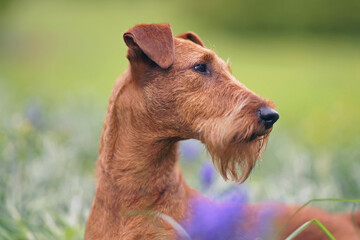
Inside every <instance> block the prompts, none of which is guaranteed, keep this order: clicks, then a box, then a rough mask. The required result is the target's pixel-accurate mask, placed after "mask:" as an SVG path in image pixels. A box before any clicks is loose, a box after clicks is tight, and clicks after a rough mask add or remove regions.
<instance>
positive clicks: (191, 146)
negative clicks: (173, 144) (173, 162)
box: [180, 139, 202, 162]
mask: <svg viewBox="0 0 360 240" xmlns="http://www.w3.org/2000/svg"><path fill="white" fill-rule="evenodd" d="M201 148H202V145H201V143H200V142H199V141H196V140H194V139H189V140H185V141H181V142H180V149H181V154H182V156H183V157H184V158H183V159H184V160H185V161H188V162H191V161H194V160H196V159H197V157H198V156H199V154H200V151H201Z"/></svg>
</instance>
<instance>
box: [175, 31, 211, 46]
mask: <svg viewBox="0 0 360 240" xmlns="http://www.w3.org/2000/svg"><path fill="white" fill-rule="evenodd" d="M176 37H178V38H183V39H187V40H190V41H192V42H194V43H196V44H199V45H200V46H202V47H205V45H204V43H203V41H201V39H200V37H199V36H198V35H196V34H195V33H193V32H184V33H182V34H179V35H177V36H176Z"/></svg>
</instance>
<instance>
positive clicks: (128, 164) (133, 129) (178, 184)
mask: <svg viewBox="0 0 360 240" xmlns="http://www.w3.org/2000/svg"><path fill="white" fill-rule="evenodd" d="M123 37H124V41H125V43H126V45H127V46H128V54H127V58H128V59H129V62H130V67H129V69H128V70H126V72H125V73H124V74H123V75H122V76H121V77H120V78H119V79H118V80H117V81H116V84H115V87H114V89H113V91H112V94H111V97H110V101H109V106H108V110H107V114H106V118H105V123H104V127H103V131H102V134H101V140H100V148H99V158H98V161H97V177H98V184H97V187H96V194H95V198H94V201H93V204H92V207H91V212H90V216H89V219H88V222H87V225H86V231H85V239H86V240H93V239H106V240H111V239H121V240H126V239H156V240H158V239H175V238H179V235H178V232H177V231H176V230H174V228H173V226H172V225H171V224H169V222H168V221H164V220H163V219H162V220H160V221H155V220H154V218H149V214H141V212H142V211H145V210H146V211H148V210H151V211H153V212H157V213H161V214H165V215H167V216H169V217H171V218H172V219H174V220H175V221H176V222H178V223H185V225H186V222H187V221H188V220H189V219H191V217H192V216H193V215H194V212H195V211H196V209H195V206H197V205H198V203H200V204H201V205H202V206H207V204H211V202H210V200H207V199H206V198H205V197H202V196H201V195H200V194H199V193H198V192H197V191H196V190H194V189H192V188H190V187H189V186H188V185H187V184H186V182H185V181H184V179H183V176H182V173H181V170H180V167H179V164H178V142H179V141H180V140H183V139H189V138H194V139H198V140H200V141H201V142H202V143H204V144H205V145H206V147H207V149H208V151H209V153H210V154H211V156H212V160H213V163H214V165H215V167H216V169H217V170H218V172H219V173H220V174H221V176H222V177H223V178H224V179H227V180H235V181H238V182H243V181H244V180H245V179H246V178H247V177H248V176H249V173H250V172H251V170H252V169H253V167H254V166H255V164H256V161H257V159H259V158H260V156H261V153H262V151H263V150H264V148H265V146H266V143H267V139H268V136H269V133H270V131H271V129H272V125H273V124H274V123H275V122H276V121H277V120H278V118H279V115H278V113H277V112H276V111H275V110H274V109H273V107H274V105H273V103H272V102H271V101H269V100H266V99H263V98H261V97H260V96H258V95H257V94H255V93H254V92H252V91H250V90H249V89H248V88H246V87H245V86H244V85H243V84H241V83H240V82H239V81H238V80H237V79H236V78H235V77H234V76H233V75H232V74H231V70H230V67H229V65H228V64H227V63H226V62H224V61H223V60H221V59H220V58H219V57H218V56H217V55H216V54H215V53H214V52H213V51H212V50H209V49H207V48H206V47H205V46H204V44H203V42H202V41H201V39H200V38H199V37H198V36H197V35H196V34H194V33H192V32H186V33H183V34H180V35H178V36H177V37H173V35H172V30H171V28H170V25H168V24H149V25H146V24H142V25H136V26H135V27H133V28H131V29H130V30H128V31H127V32H126V33H125V34H124V36H123ZM266 206H269V205H266V204H256V205H251V204H250V205H247V207H246V209H245V210H243V211H244V214H245V215H244V218H242V221H241V222H239V228H238V229H242V231H244V232H243V235H241V234H242V233H240V235H237V236H244V237H237V238H232V237H229V236H228V237H226V234H228V233H226V232H224V233H223V235H221V236H223V237H219V238H218V239H220V240H222V239H224V240H226V239H250V238H246V237H245V236H248V235H246V231H247V230H249V229H254V228H255V229H256V226H258V225H257V224H259V221H260V220H259V216H261V212H262V211H263V209H265V207H266ZM270 206H271V209H272V210H273V212H274V214H273V218H272V219H271V221H270V224H271V226H272V227H274V229H276V228H277V227H279V226H281V224H282V223H283V222H285V221H286V220H287V219H288V218H289V216H290V215H291V214H292V213H293V212H294V211H295V210H296V209H297V208H298V206H287V205H282V204H273V205H270ZM239 211H240V210H239ZM134 212H135V213H136V212H137V213H139V214H129V213H134ZM314 218H317V219H318V220H320V221H321V222H322V223H323V224H324V225H325V226H326V227H327V228H328V229H329V230H330V232H331V233H332V234H333V235H334V236H335V237H337V238H338V239H347V240H349V239H356V233H355V231H356V230H355V228H354V225H353V224H352V221H351V218H350V215H335V214H334V215H333V214H330V213H327V212H325V211H323V210H320V209H315V208H306V209H304V210H302V211H301V212H300V213H299V214H298V215H297V216H296V217H295V218H294V219H292V220H291V221H290V223H289V224H288V225H287V226H286V227H285V229H284V230H283V231H282V232H281V234H280V236H277V238H278V239H284V238H285V237H286V236H288V235H289V234H290V233H291V232H292V231H294V230H295V229H296V228H297V227H299V226H301V225H302V224H303V223H304V222H306V221H308V220H311V219H314ZM357 219H360V217H358V218H357ZM225 220H226V219H225ZM233 236H235V235H233ZM255 237H256V236H255ZM298 237H299V239H327V238H326V236H325V234H324V233H322V231H320V230H319V229H318V228H317V227H310V228H308V229H307V230H306V231H305V232H303V233H301V234H300V235H299V236H298ZM265 238H267V239H270V238H271V236H265ZM194 239H197V238H196V237H194ZM201 239H203V238H201ZM208 239H214V238H208Z"/></svg>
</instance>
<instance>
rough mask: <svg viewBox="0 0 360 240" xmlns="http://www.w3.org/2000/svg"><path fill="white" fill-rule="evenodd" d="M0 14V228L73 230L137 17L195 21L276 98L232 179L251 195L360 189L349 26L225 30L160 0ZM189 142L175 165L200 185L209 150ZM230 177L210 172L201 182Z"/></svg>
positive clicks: (39, 4) (295, 196)
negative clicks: (341, 30)
mask: <svg viewBox="0 0 360 240" xmlns="http://www.w3.org/2000/svg"><path fill="white" fill-rule="evenodd" d="M1 14H2V16H1V21H2V22H1V23H2V24H1V25H0V26H1V28H0V114H1V119H0V166H1V167H0V239H81V237H82V231H83V228H84V223H85V220H86V218H87V214H88V211H89V207H90V204H91V200H92V197H93V191H94V186H95V179H94V166H95V160H96V157H97V147H98V139H99V134H100V131H101V127H102V121H103V118H104V115H105V111H106V105H107V99H108V97H109V94H110V91H111V89H112V86H113V83H114V81H115V79H116V78H117V76H119V75H120V74H121V73H122V72H123V71H124V70H125V69H126V67H127V65H128V62H127V59H126V58H125V54H126V48H125V44H124V43H123V41H122V33H123V32H124V31H125V30H127V29H128V28H130V27H131V26H133V25H134V24H136V23H142V22H147V23H150V22H170V23H171V25H172V28H173V32H174V34H179V33H181V32H184V31H188V30H192V31H194V32H196V33H198V34H199V35H200V36H201V38H202V39H203V40H204V42H205V44H206V45H207V46H208V47H210V48H213V49H214V50H215V51H216V52H217V53H218V54H219V55H220V56H221V57H222V58H224V59H227V58H230V61H231V66H232V70H233V74H234V75H235V76H236V77H237V78H238V79H239V81H241V82H243V83H244V84H245V85H247V86H248V87H249V88H250V89H252V90H254V91H255V92H257V93H259V94H260V95H262V96H265V97H267V98H269V99H272V100H273V101H274V102H275V103H276V104H277V109H278V111H279V113H280V116H281V117H280V120H279V122H278V123H277V124H276V126H275V128H274V131H273V133H272V136H271V138H270V143H269V146H268V150H267V151H266V153H265V155H264V158H263V162H262V163H261V164H260V165H259V166H258V167H257V168H256V169H255V171H254V173H253V174H252V175H251V177H250V178H249V179H248V180H247V182H246V183H245V184H244V185H242V186H240V188H241V189H243V191H246V192H247V194H248V195H249V199H250V201H262V200H271V201H287V202H299V203H302V202H306V201H307V200H309V199H311V198H319V197H346V198H359V196H360V188H359V186H360V178H359V174H358V173H359V172H360V162H359V159H360V147H359V146H360V138H359V136H360V125H359V122H360V110H359V109H360V97H359V95H358V91H359V89H360V41H359V40H360V39H359V38H357V37H354V36H352V37H351V36H333V35H320V36H319V35H318V36H314V35H306V34H291V35H289V34H282V35H263V34H258V35H254V34H252V35H249V34H243V35H241V34H237V35H234V34H232V33H231V32H227V31H225V30H223V29H216V28H212V26H210V25H203V24H199V23H196V22H195V21H193V20H192V18H191V17H190V16H189V17H188V16H183V15H182V13H181V12H179V11H177V5H176V4H172V3H171V2H170V1H167V2H162V1H159V2H157V1H156V2H153V3H150V2H147V1H143V2H142V7H141V8H139V6H138V4H137V3H136V2H135V1H133V2H127V3H121V2H118V3H116V2H112V1H104V2H102V3H99V2H96V1H91V2H88V3H87V4H84V2H83V1H58V2H57V1H33V2H31V3H30V2H28V1H16V2H14V3H13V4H10V5H9V6H8V8H7V9H6V11H3V12H2V13H1ZM192 144H194V143H192ZM195 145H196V147H195V152H196V154H195V157H194V159H195V160H194V161H186V160H185V159H184V161H182V167H183V170H184V172H185V176H186V179H187V180H188V182H189V183H190V185H191V186H194V187H196V188H198V189H201V188H200V184H199V177H198V169H199V168H200V166H201V165H202V164H203V163H204V162H205V161H207V160H208V158H209V156H207V155H206V153H205V151H203V150H202V146H200V145H198V144H195ZM183 149H184V151H185V150H186V147H184V148H183ZM183 155H184V158H185V156H186V153H183ZM231 187H233V185H232V184H227V183H224V182H223V181H222V180H221V179H217V180H216V183H215V186H214V188H213V189H212V190H211V191H208V192H206V193H207V194H209V195H211V196H215V195H217V194H219V192H222V191H224V190H225V189H228V188H231ZM321 206H323V207H327V208H329V209H334V210H347V209H349V207H348V206H347V205H346V204H335V203H329V204H322V205H321Z"/></svg>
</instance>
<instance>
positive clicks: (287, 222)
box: [276, 198, 360, 236]
mask: <svg viewBox="0 0 360 240" xmlns="http://www.w3.org/2000/svg"><path fill="white" fill-rule="evenodd" d="M326 201H331V202H353V203H360V199H348V198H314V199H311V200H309V201H307V202H306V203H305V204H304V205H302V206H301V207H300V208H299V209H298V210H296V211H295V212H294V213H293V214H292V215H291V216H290V217H289V219H288V220H287V221H286V222H285V223H284V224H283V225H282V226H281V228H280V229H279V230H278V232H277V234H276V235H278V236H279V235H280V233H281V232H282V231H283V230H284V228H285V227H286V225H287V224H289V222H290V221H291V220H292V219H293V218H294V217H295V215H296V214H298V213H299V212H300V211H301V210H302V209H303V208H305V207H306V206H307V205H309V204H310V203H312V202H326Z"/></svg>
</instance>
